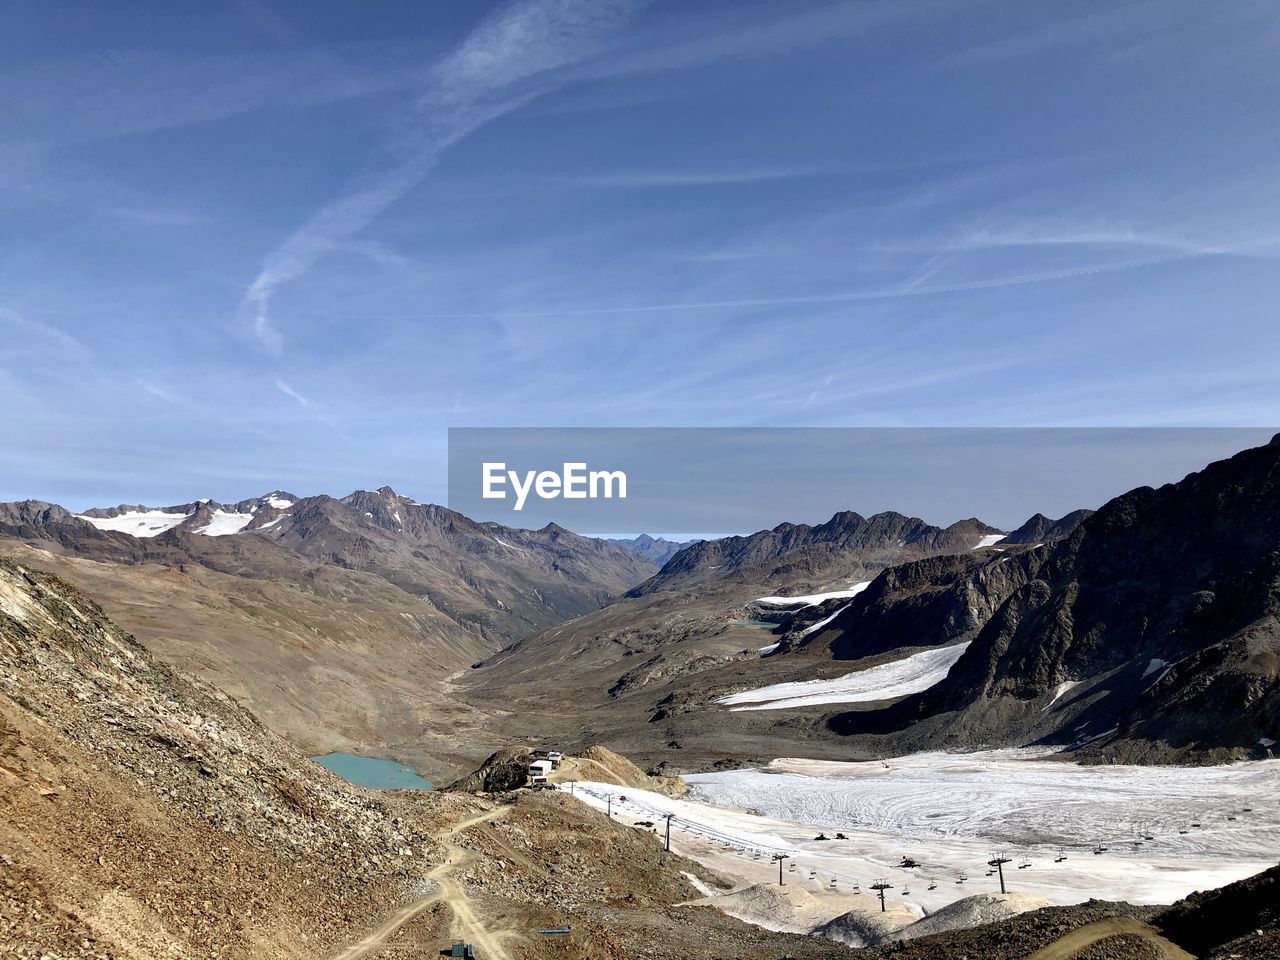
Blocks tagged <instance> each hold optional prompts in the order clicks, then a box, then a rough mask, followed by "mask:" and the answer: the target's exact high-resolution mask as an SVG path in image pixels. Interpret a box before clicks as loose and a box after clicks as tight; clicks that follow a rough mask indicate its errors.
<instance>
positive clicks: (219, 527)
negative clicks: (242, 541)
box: [195, 510, 253, 537]
mask: <svg viewBox="0 0 1280 960" xmlns="http://www.w3.org/2000/svg"><path fill="white" fill-rule="evenodd" d="M252 521H253V514H252V513H233V512H231V511H229V510H215V511H214V514H213V518H212V519H211V520H210V521H209V522H208V523H206V524H205V525H204V526H203V527H199V528H198V529H197V530H196V531H195V532H196V533H199V534H203V535H204V536H206V537H225V536H228V535H229V534H232V533H239V532H240V531H241V530H243V529H244V528H245V527H247V526H248V525H249V524H250V523H251V522H252Z"/></svg>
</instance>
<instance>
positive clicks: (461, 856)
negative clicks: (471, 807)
mask: <svg viewBox="0 0 1280 960" xmlns="http://www.w3.org/2000/svg"><path fill="white" fill-rule="evenodd" d="M510 809H511V807H510V806H503V807H497V808H495V809H493V810H490V811H488V812H487V813H481V814H478V815H477V816H474V817H471V818H469V819H467V820H462V821H459V822H458V823H455V824H454V825H453V826H452V827H450V828H449V829H448V830H447V831H445V833H444V834H443V835H442V836H441V837H440V841H441V842H442V843H443V844H444V847H445V851H446V856H445V859H444V861H443V862H441V863H440V864H439V865H438V866H437V867H435V868H434V869H433V870H432V871H431V872H430V873H428V874H427V876H428V877H430V878H431V880H433V881H434V882H435V885H436V889H435V890H434V891H432V892H431V893H429V894H427V895H426V896H425V897H423V898H421V899H420V900H416V901H414V902H413V903H411V904H409V905H408V906H405V907H402V908H401V909H399V910H397V911H396V912H395V913H393V914H392V915H391V916H390V917H388V918H387V920H386V922H385V923H383V924H382V926H380V927H378V929H377V930H374V931H373V932H372V933H370V934H369V935H368V936H367V937H365V938H364V939H363V940H361V941H360V942H359V943H356V944H353V945H352V946H350V947H348V948H347V949H346V950H344V951H342V952H341V953H339V954H336V955H335V956H334V958H333V960H358V958H360V957H365V956H368V955H369V954H370V953H372V952H373V951H375V950H378V949H380V948H381V947H382V946H383V945H384V944H386V942H387V940H388V939H390V937H391V936H392V934H394V933H395V932H396V931H397V930H399V929H400V928H401V927H402V926H404V925H405V924H406V923H408V922H409V921H410V920H412V919H413V918H414V917H416V916H417V915H418V914H420V913H421V912H422V911H423V910H425V909H427V907H429V906H431V904H433V903H435V902H436V901H437V900H443V901H444V902H445V903H447V904H448V905H449V909H450V910H452V911H453V920H454V923H453V932H454V935H455V936H456V937H457V938H458V939H460V940H466V941H467V942H468V943H472V944H475V946H476V947H478V948H479V951H480V956H482V957H484V958H485V960H491V958H492V960H511V957H510V956H509V955H508V953H507V951H506V948H505V947H503V945H502V939H503V937H504V936H508V935H511V934H512V933H513V931H505V930H504V931H494V930H492V929H490V927H489V926H488V925H486V924H485V923H484V922H483V921H481V920H480V918H479V917H477V916H476V913H475V911H474V910H473V909H472V907H471V900H470V898H469V897H468V896H467V894H466V891H464V890H463V889H462V887H461V886H460V885H459V884H458V882H457V881H456V880H455V879H454V878H453V871H454V870H456V869H457V868H458V867H459V866H461V865H462V864H463V863H464V862H466V860H467V859H469V858H470V857H471V855H472V854H471V851H469V850H467V849H466V848H465V847H461V846H458V844H456V843H453V838H454V837H456V836H457V835H458V834H460V833H463V832H464V831H466V830H468V829H470V828H471V827H474V826H475V825H476V824H478V823H484V822H486V821H488V820H495V819H497V818H498V817H501V816H505V815H506V813H507V812H508V811H509V810H510Z"/></svg>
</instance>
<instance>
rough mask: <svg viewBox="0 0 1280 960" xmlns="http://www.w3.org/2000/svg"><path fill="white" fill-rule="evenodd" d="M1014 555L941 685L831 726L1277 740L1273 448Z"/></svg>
mask: <svg viewBox="0 0 1280 960" xmlns="http://www.w3.org/2000/svg"><path fill="white" fill-rule="evenodd" d="M1015 562H1018V563H1020V564H1023V565H1024V570H1025V572H1024V574H1023V575H1024V576H1025V577H1026V582H1025V583H1023V584H1021V585H1019V586H1017V588H1016V589H1015V590H1014V591H1013V592H1012V593H1011V595H1010V596H1009V597H1008V599H1007V600H1006V601H1005V602H1004V603H1003V604H1002V605H1001V606H1000V607H999V609H998V610H997V611H996V612H995V614H994V616H992V618H991V619H990V621H989V622H988V623H987V624H986V625H985V626H984V627H983V628H982V629H981V631H980V632H979V633H978V634H977V636H976V638H975V639H974V642H973V644H972V646H971V647H970V648H969V650H968V651H967V652H966V653H965V655H964V656H963V657H961V659H960V661H959V662H958V663H957V664H956V665H955V667H954V668H953V669H952V671H951V673H950V675H949V676H948V677H947V679H946V680H945V681H943V682H942V683H941V684H939V685H937V686H936V687H934V688H933V689H931V690H928V691H926V692H924V693H921V694H917V695H915V696H913V697H910V698H907V699H906V700H903V701H901V702H900V703H898V704H895V705H893V706H891V707H889V708H886V709H884V710H879V711H868V712H862V713H859V712H848V713H843V714H840V715H837V716H835V717H833V718H832V719H831V720H830V725H831V727H832V728H833V729H835V730H837V731H839V732H842V733H846V734H850V733H875V734H886V733H888V734H905V737H902V738H901V739H904V740H914V739H918V738H919V737H920V736H922V735H923V734H924V732H925V731H933V732H934V733H936V734H939V735H941V736H943V737H944V739H945V740H948V741H950V740H954V741H956V742H984V743H992V742H998V743H1016V742H1030V741H1034V740H1046V741H1049V742H1054V743H1061V744H1077V743H1083V742H1085V741H1088V745H1087V749H1086V750H1085V752H1086V753H1088V754H1096V755H1101V754H1102V753H1104V752H1105V753H1106V754H1107V755H1109V756H1112V757H1119V758H1127V759H1135V758H1136V759H1144V758H1145V759H1179V758H1182V757H1184V756H1192V755H1194V756H1197V757H1200V758H1205V759H1213V758H1220V757H1224V756H1228V755H1241V754H1249V753H1251V752H1256V751H1257V750H1259V749H1261V748H1260V747H1259V741H1260V740H1263V741H1265V740H1267V739H1280V619H1278V616H1277V615H1278V613H1280V442H1278V441H1277V440H1273V441H1272V442H1271V443H1270V444H1269V445H1267V446H1265V447H1260V448H1257V449H1254V450H1247V451H1244V452H1243V453H1240V454H1238V455H1236V456H1235V457H1232V458H1230V459H1229V460H1224V461H1221V462H1219V463H1215V464H1212V465H1210V466H1209V467H1207V468H1206V469H1204V470H1203V471H1200V472H1199V473H1195V474H1191V475H1190V476H1188V477H1187V478H1185V479H1184V480H1182V481H1181V482H1179V483H1176V484H1169V485H1167V486H1164V487H1161V488H1160V489H1159V490H1152V489H1150V488H1140V489H1137V490H1133V491H1131V492H1129V493H1126V494H1124V495H1123V496H1120V497H1117V498H1116V499H1114V500H1112V501H1110V502H1109V503H1107V504H1106V505H1105V506H1104V507H1102V509H1100V510H1099V511H1098V512H1097V513H1096V514H1094V515H1092V516H1090V517H1088V518H1087V519H1084V520H1083V521H1082V522H1081V523H1080V524H1079V526H1078V527H1077V528H1076V529H1075V530H1074V531H1073V532H1072V534H1071V535H1070V536H1069V537H1068V538H1066V539H1065V540H1062V541H1060V542H1058V543H1057V544H1051V545H1048V546H1044V547H1040V548H1038V549H1036V550H1032V551H1030V552H1029V553H1028V554H1027V555H1026V558H1025V559H1023V560H1019V561H1015ZM1055 697H1056V698H1057V699H1056V700H1055V699H1054V698H1055ZM1051 701H1053V702H1052V703H1051ZM944 715H945V717H946V720H945V724H943V723H942V722H941V718H942V717H943V716H944ZM920 721H923V723H921V727H922V729H921V730H919V731H915V732H910V731H909V730H908V728H909V727H910V725H911V724H913V723H916V722H920Z"/></svg>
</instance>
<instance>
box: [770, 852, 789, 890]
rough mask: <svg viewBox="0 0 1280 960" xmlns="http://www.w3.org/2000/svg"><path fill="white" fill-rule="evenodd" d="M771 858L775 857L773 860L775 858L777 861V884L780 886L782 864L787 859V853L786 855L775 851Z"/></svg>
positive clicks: (781, 884)
mask: <svg viewBox="0 0 1280 960" xmlns="http://www.w3.org/2000/svg"><path fill="white" fill-rule="evenodd" d="M773 859H775V860H777V861H778V886H780V887H781V886H783V883H782V864H783V863H784V862H785V861H786V859H787V855H786V854H785V853H775V854H774V855H773Z"/></svg>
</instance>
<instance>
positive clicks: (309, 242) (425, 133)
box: [244, 0, 633, 353]
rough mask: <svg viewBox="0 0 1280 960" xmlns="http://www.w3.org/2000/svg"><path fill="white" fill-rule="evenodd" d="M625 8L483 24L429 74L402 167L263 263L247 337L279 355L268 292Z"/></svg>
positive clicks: (319, 217)
mask: <svg viewBox="0 0 1280 960" xmlns="http://www.w3.org/2000/svg"><path fill="white" fill-rule="evenodd" d="M632 7H633V4H631V3H629V2H617V0H614V2H592V0H526V2H522V3H517V4H513V5H509V6H505V7H503V8H500V9H499V11H497V12H496V13H494V14H491V15H490V16H488V17H487V18H486V19H485V20H483V21H482V22H481V23H480V25H479V26H478V27H476V28H475V29H474V30H473V31H472V33H471V34H470V35H469V36H468V37H467V38H466V39H465V40H464V41H463V42H462V44H461V45H459V46H458V47H457V48H456V49H455V50H454V51H452V52H451V53H450V54H448V55H447V56H446V57H444V58H443V59H442V60H441V61H440V62H439V63H438V64H437V65H436V66H435V67H434V68H433V70H432V71H431V83H430V84H429V85H428V88H427V90H426V91H425V92H424V93H423V94H422V96H421V97H420V98H419V101H418V106H419V110H420V114H419V115H417V116H415V117H412V118H410V120H411V121H412V122H413V124H414V126H415V130H414V132H413V133H412V134H411V135H410V136H409V138H408V139H409V150H408V155H407V157H406V159H404V160H403V161H402V162H401V163H399V164H397V165H395V166H393V167H390V168H388V169H384V170H381V171H378V172H376V173H372V174H369V175H367V176H365V177H363V178H361V179H360V180H358V181H357V182H356V183H354V184H353V185H352V187H351V188H350V189H349V190H347V191H346V192H344V193H342V194H341V195H339V196H337V197H335V198H334V199H332V200H330V201H329V202H328V203H326V204H325V205H324V206H322V207H321V208H320V209H319V210H318V211H316V213H315V214H313V215H312V217H311V218H310V219H309V220H308V221H307V222H306V223H304V224H303V225H302V226H301V227H299V228H298V229H297V230H296V231H294V233H293V234H292V235H291V236H289V237H288V239H286V240H285V241H284V243H282V244H281V245H280V246H278V247H277V248H276V249H275V250H273V251H272V252H271V253H270V254H268V255H267V257H266V259H265V260H264V261H263V264H262V267H261V269H260V270H259V272H258V275H257V276H256V277H255V278H254V280H253V282H252V283H251V284H250V285H249V288H248V289H247V290H246V291H245V295H244V307H245V308H246V309H247V310H248V311H249V313H250V324H251V329H252V332H253V335H254V337H255V338H256V339H257V341H258V342H259V343H260V344H261V345H262V347H263V348H265V349H266V350H268V351H270V352H273V353H278V352H280V350H281V349H282V348H283V343H284V340H283V337H282V335H281V333H280V331H279V330H278V329H277V327H276V326H275V324H274V323H273V322H272V320H271V317H270V303H271V299H272V297H273V295H274V294H275V292H276V291H277V290H278V289H279V288H280V287H281V286H282V285H283V284H286V283H289V282H291V281H294V280H297V279H299V278H300V277H302V276H304V275H305V274H306V273H307V272H308V271H309V270H310V269H311V268H312V267H313V266H314V265H315V264H316V262H317V261H318V260H320V258H321V257H323V256H325V254H327V253H328V252H329V251H331V250H332V249H333V248H334V247H335V246H336V245H337V244H339V243H341V242H343V241H345V240H348V239H349V238H351V237H353V236H354V235H356V234H358V233H359V232H360V231H362V230H364V229H365V228H366V227H367V226H368V225H369V224H370V223H372V222H373V221H374V220H375V219H376V218H377V217H378V216H380V215H381V214H382V213H383V212H385V211H386V210H388V209H389V208H390V207H391V206H392V205H393V204H395V203H396V202H397V201H398V200H399V199H400V198H402V197H403V196H405V194H407V193H408V192H409V191H410V190H412V189H413V188H414V187H416V186H417V185H418V184H420V183H421V182H422V181H423V180H424V179H425V178H426V177H427V175H428V174H429V173H430V172H431V170H432V169H433V168H434V167H435V166H436V164H437V162H438V161H439V159H440V157H441V156H442V155H443V154H444V152H445V151H446V150H448V149H449V148H450V147H451V146H453V145H454V144H456V143H457V142H459V141H460V140H462V139H463V138H465V137H466V136H468V135H469V134H471V133H472V132H473V131H475V130H476V129H478V128H479V127H481V126H483V125H485V124H486V123H489V122H491V121H492V120H494V119H496V118H498V117H500V116H503V115H504V114H506V113H509V112H511V111H512V110H515V109H517V108H518V107H520V106H521V105H523V104H525V103H527V102H529V100H531V99H533V98H534V97H536V96H539V95H541V94H542V93H544V92H545V91H546V90H547V89H550V88H551V87H552V86H553V85H552V84H549V83H545V82H544V83H538V84H532V85H530V84H526V83H525V81H529V80H532V79H535V78H539V77H541V76H542V75H545V74H548V73H550V72H552V71H554V70H556V69H558V68H561V67H563V66H565V65H567V64H570V63H574V62H576V61H578V60H581V59H582V58H584V57H587V56H590V55H593V54H595V53H598V52H599V51H600V49H601V45H602V43H603V42H604V39H605V38H606V37H607V36H608V35H609V34H610V33H612V31H613V30H615V29H616V28H617V26H618V25H619V24H620V23H621V21H622V20H623V18H624V17H625V16H626V15H627V14H628V13H629V12H630V10H631V9H632Z"/></svg>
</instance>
